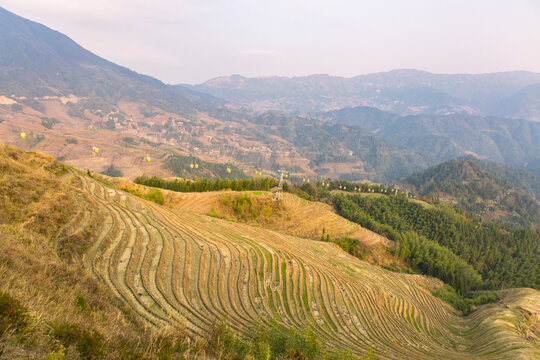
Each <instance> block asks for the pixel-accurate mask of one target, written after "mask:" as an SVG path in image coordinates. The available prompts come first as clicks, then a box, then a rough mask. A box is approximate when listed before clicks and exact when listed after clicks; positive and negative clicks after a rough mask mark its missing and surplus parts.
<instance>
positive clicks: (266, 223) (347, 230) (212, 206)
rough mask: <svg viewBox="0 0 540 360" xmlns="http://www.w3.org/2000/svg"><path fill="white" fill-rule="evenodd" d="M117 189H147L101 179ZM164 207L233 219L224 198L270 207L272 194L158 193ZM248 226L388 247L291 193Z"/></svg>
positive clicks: (328, 209) (327, 209) (321, 205)
mask: <svg viewBox="0 0 540 360" xmlns="http://www.w3.org/2000/svg"><path fill="white" fill-rule="evenodd" d="M103 178H104V179H106V180H107V181H110V182H112V183H113V184H115V185H116V186H118V187H120V188H128V189H133V190H136V191H139V192H141V193H146V192H148V189H149V188H148V187H146V186H143V185H138V184H134V183H132V182H131V181H128V180H124V179H117V178H108V177H103ZM162 192H163V195H164V198H165V205H166V206H168V207H171V208H175V209H181V210H186V211H190V212H194V213H197V214H208V213H210V212H212V211H216V214H218V215H221V216H223V217H224V218H228V219H234V214H233V213H231V209H230V206H225V205H223V202H224V200H226V199H227V198H229V199H233V200H234V199H235V198H237V197H238V195H239V194H242V195H247V196H250V197H252V198H253V199H257V200H258V201H259V202H262V203H265V205H267V207H271V206H272V205H271V203H272V195H270V194H269V193H267V192H263V191H250V192H247V191H244V192H242V193H239V192H236V191H209V192H194V193H181V192H175V191H169V190H162ZM251 220H252V221H248V223H252V224H256V225H261V226H263V227H266V228H269V229H272V230H278V231H280V232H284V233H286V234H288V235H293V236H298V237H303V238H310V239H319V238H320V237H321V235H322V234H323V232H324V234H328V235H329V236H330V237H331V238H340V237H349V238H353V239H358V240H361V241H362V242H363V243H364V244H366V245H368V246H370V245H375V244H389V243H390V240H388V239H386V238H385V237H383V236H380V235H378V234H376V233H374V232H372V231H370V230H368V229H365V228H363V227H362V226H360V225H358V224H356V223H354V222H352V221H349V220H347V219H345V218H343V217H341V216H339V215H337V214H336V213H335V211H334V209H333V208H332V207H331V206H330V205H328V204H324V203H320V202H313V201H308V200H305V199H302V198H300V197H298V196H296V195H294V194H290V193H284V194H283V202H282V203H280V204H279V209H278V210H277V211H275V212H273V213H272V214H271V215H269V216H268V217H267V218H264V219H260V218H259V219H257V218H256V219H251Z"/></svg>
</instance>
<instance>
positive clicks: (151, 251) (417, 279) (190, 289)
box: [0, 145, 540, 360]
mask: <svg viewBox="0 0 540 360" xmlns="http://www.w3.org/2000/svg"><path fill="white" fill-rule="evenodd" d="M0 159H1V161H2V162H1V163H0V164H1V166H2V170H3V171H2V177H1V180H0V181H1V182H0V185H1V188H0V191H1V194H2V198H1V200H0V201H1V203H0V205H1V206H2V207H1V209H2V211H3V212H2V215H3V216H4V215H7V216H6V217H5V218H4V217H3V218H2V224H1V225H0V275H1V276H0V289H1V291H3V292H6V293H9V294H10V295H11V296H12V297H14V298H16V299H18V300H19V301H20V302H21V303H22V304H23V305H24V306H25V307H27V308H28V311H29V313H30V315H31V316H32V321H33V325H32V328H33V329H34V330H33V331H32V332H29V333H28V335H27V339H20V338H17V336H16V335H14V334H8V335H7V336H4V337H3V338H2V339H0V351H4V354H3V356H4V357H6V356H7V358H28V359H42V358H44V357H45V356H46V355H47V354H49V353H51V352H53V351H57V350H58V344H59V342H60V341H61V339H62V338H65V337H66V331H68V330H69V329H79V328H80V329H81V330H80V331H79V330H78V331H79V332H85V334H87V335H88V336H87V338H89V339H90V340H92V342H93V343H96V344H98V343H100V341H98V340H99V339H100V337H99V336H97V335H95V334H101V335H100V336H102V337H103V341H102V345H100V348H99V349H98V350H100V351H101V352H100V353H99V354H100V355H99V356H97V355H96V356H95V357H94V358H100V359H101V358H103V359H129V358H130V356H128V355H127V351H129V350H135V351H136V352H137V353H139V354H154V355H155V354H157V353H159V352H160V351H161V350H162V349H164V348H165V345H166V343H167V341H166V339H167V338H169V339H171V338H172V339H181V340H182V341H184V340H183V339H185V336H184V334H185V333H187V334H189V335H190V336H192V337H197V336H201V337H202V336H206V335H207V334H208V332H207V331H208V329H209V328H210V326H211V324H212V323H214V322H215V321H216V320H217V319H220V318H222V317H223V316H227V318H228V319H229V322H230V325H231V327H232V328H233V329H234V330H236V331H246V329H248V328H249V326H250V324H252V323H253V322H254V321H256V320H257V319H259V318H261V319H262V321H263V322H264V321H268V319H269V318H270V317H272V316H275V315H276V314H277V316H278V318H279V320H280V321H281V322H282V323H283V324H284V325H286V326H289V327H291V328H295V329H297V330H300V329H303V328H304V327H306V326H310V327H312V328H313V330H314V331H315V332H316V334H317V336H319V337H320V338H323V339H325V342H326V343H327V344H328V345H330V346H332V347H337V348H342V349H348V348H350V349H351V350H352V351H353V352H355V353H357V354H360V353H362V352H364V351H365V349H366V347H367V346H368V345H369V346H372V347H373V348H374V349H375V352H376V353H377V354H378V355H380V356H381V358H385V359H400V360H401V359H406V358H415V359H433V358H445V359H456V360H457V359H471V358H477V359H534V358H539V357H540V344H539V343H538V313H540V293H538V292H537V291H534V290H530V289H513V290H505V291H502V292H501V294H500V295H501V300H500V301H499V302H498V303H496V304H489V305H485V306H481V307H479V308H478V309H477V310H476V311H474V312H473V313H472V314H471V315H469V316H468V317H461V316H459V315H458V314H457V313H456V312H455V311H454V310H453V309H451V308H450V307H449V306H448V305H446V304H444V303H443V302H442V301H441V300H440V299H437V298H435V297H433V296H432V295H431V293H430V290H432V289H433V288H436V287H437V286H440V282H439V281H437V280H435V279H430V278H425V277H422V276H419V275H406V274H397V273H391V272H388V271H385V270H383V269H381V268H379V267H375V266H372V265H369V264H368V263H365V262H362V261H360V260H358V259H357V258H353V257H351V256H349V255H348V254H345V253H344V252H343V251H341V250H340V249H339V248H338V246H337V245H335V244H331V243H325V242H320V241H312V240H309V239H303V238H298V237H293V236H290V235H286V234H284V233H281V232H276V231H272V230H268V229H264V228H260V227H254V226H249V225H247V224H241V223H236V222H231V221H224V220H220V219H215V218H211V217H207V216H204V215H201V214H196V213H192V212H187V211H183V210H178V209H171V208H168V207H165V206H160V205H157V204H154V203H152V202H148V201H145V200H143V199H140V198H138V197H134V196H132V195H130V194H127V193H125V192H122V191H119V190H118V189H114V188H112V187H110V186H107V185H106V184H104V183H103V182H98V181H96V180H95V179H93V178H90V177H88V176H85V175H84V174H81V173H78V172H77V171H74V170H72V169H68V170H67V171H66V172H64V171H57V170H59V169H62V168H61V166H60V167H58V166H59V164H58V163H56V162H54V160H52V159H50V158H47V157H43V156H41V155H38V154H24V153H22V152H18V151H17V150H15V149H13V148H9V147H5V146H3V145H2V146H1V147H0ZM6 187H10V188H9V189H7V188H6ZM17 194H19V195H20V196H19V197H17ZM29 194H30V195H29ZM303 207H306V208H305V209H303V210H306V211H311V210H310V209H311V207H310V206H309V204H307V205H304V206H302V207H299V208H303ZM6 209H8V210H6ZM83 264H84V265H83ZM179 323H182V324H184V325H185V328H182V327H180V328H178V327H175V325H177V324H179ZM58 324H64V325H65V324H68V325H69V324H71V325H73V324H74V325H73V326H71V325H70V326H64V327H61V326H59V325H58ZM66 329H68V330H66ZM156 329H160V330H156ZM61 330H62V331H63V332H62V331H61ZM59 334H60V335H62V336H63V337H62V336H60V335H59ZM68 335H69V331H68ZM164 339H165V340H164ZM80 354H82V353H81V351H80V344H78V343H70V345H68V346H67V349H66V357H65V358H69V359H77V358H80ZM90 358H91V357H90ZM131 358H133V357H131ZM139 358H140V357H139ZM150 358H156V356H154V357H150Z"/></svg>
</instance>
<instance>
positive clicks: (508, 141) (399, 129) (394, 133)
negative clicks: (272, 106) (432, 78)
mask: <svg viewBox="0 0 540 360" xmlns="http://www.w3.org/2000/svg"><path fill="white" fill-rule="evenodd" d="M317 117H318V118H320V119H322V120H325V121H331V122H337V123H343V124H348V125H357V126H361V127H363V128H365V129H367V130H369V131H371V132H373V133H375V134H377V135H379V136H381V137H383V138H385V139H387V140H390V141H391V142H393V143H396V144H400V145H404V146H407V147H408V148H410V149H413V150H415V151H416V152H419V153H421V154H424V155H425V156H426V157H427V158H428V159H430V160H431V161H432V163H440V162H444V161H447V160H450V159H452V158H455V157H459V156H463V155H466V154H473V155H475V156H477V157H480V158H484V159H487V160H491V161H496V162H499V163H504V164H507V165H510V166H514V167H524V166H525V164H526V163H527V162H529V161H531V160H533V159H536V158H538V156H539V155H540V141H538V139H540V123H539V122H533V121H526V120H517V119H502V118H495V117H480V116H472V115H465V114H454V115H444V116H442V115H416V116H405V117H400V116H397V115H394V114H390V113H386V112H383V111H377V110H372V109H369V108H366V107H356V108H347V109H341V110H336V111H331V112H325V113H320V114H318V115H317Z"/></svg>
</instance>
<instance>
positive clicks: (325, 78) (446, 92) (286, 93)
mask: <svg viewBox="0 0 540 360" xmlns="http://www.w3.org/2000/svg"><path fill="white" fill-rule="evenodd" d="M538 83H540V73H534V72H529V71H525V70H518V71H507V72H495V73H485V74H434V73H430V72H427V71H422V70H416V69H396V70H391V71H387V72H379V73H371V74H364V75H357V76H353V77H340V76H331V75H327V74H314V75H306V76H298V77H285V76H272V77H253V78H250V77H244V76H241V75H238V74H235V75H231V76H222V77H216V78H213V79H210V80H208V81H206V82H203V83H201V84H195V85H189V84H182V86H185V87H188V88H192V89H197V90H198V91H201V92H205V93H209V94H212V95H215V96H218V97H221V98H223V99H226V100H228V101H232V102H235V103H238V104H242V105H244V106H248V107H251V108H253V109H255V110H260V111H264V110H279V111H284V112H287V113H292V114H295V113H309V112H318V111H329V110H335V109H338V108H344V107H354V106H360V105H363V106H371V107H376V108H379V109H381V110H386V111H390V112H397V113H400V114H401V115H411V114H418V113H420V112H423V113H428V114H436V113H456V112H465V113H471V114H478V115H485V116H487V115H494V116H503V113H502V112H501V111H502V110H498V109H499V106H500V104H499V102H500V101H503V100H504V101H507V102H508V101H510V100H509V99H511V97H512V96H514V97H516V96H517V97H520V96H519V92H520V91H521V90H522V89H524V88H526V87H527V86H531V85H535V84H538ZM422 89H424V90H422ZM425 89H429V90H430V93H431V95H429V94H428V95H429V96H427V95H426V96H424V95H422V91H424V92H425V91H426V90H425ZM396 90H400V91H401V93H400V92H396ZM415 91H416V92H417V94H418V95H417V99H416V102H417V103H416V104H414V106H412V107H411V106H402V105H400V103H404V104H405V105H410V104H407V102H406V99H407V96H409V93H414V92H415ZM435 94H438V97H433V95H435ZM430 96H431V98H430ZM522 96H525V95H522ZM288 97H290V99H288ZM449 101H450V102H449ZM513 101H514V102H515V101H521V100H520V99H514V100H513ZM396 104H397V105H396ZM530 107H531V109H532V110H531V111H529V112H526V113H523V114H521V113H520V112H518V111H513V112H510V113H506V114H504V116H510V117H519V116H521V115H523V116H525V117H526V118H528V119H529V120H535V121H540V118H539V117H538V116H537V115H536V110H537V109H538V102H534V101H533V103H532V104H530ZM520 114H521V115H520Z"/></svg>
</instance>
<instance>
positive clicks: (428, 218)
mask: <svg viewBox="0 0 540 360" xmlns="http://www.w3.org/2000/svg"><path fill="white" fill-rule="evenodd" d="M333 203H334V206H335V208H336V210H337V211H338V213H339V214H340V215H342V216H344V217H346V218H348V219H349V220H351V221H354V222H356V223H358V224H360V225H362V226H364V227H366V228H368V229H370V230H373V231H374V232H377V233H379V234H381V235H383V236H386V237H388V238H389V239H391V240H394V241H396V243H397V244H396V248H395V253H396V255H397V256H399V257H401V258H404V259H407V260H409V261H410V263H411V264H412V266H414V267H415V268H417V269H420V270H421V271H422V272H424V273H426V274H428V275H431V276H435V277H438V278H440V279H441V280H443V281H445V282H447V283H448V284H450V285H452V286H453V287H454V288H455V289H456V290H457V291H458V292H459V293H460V294H462V295H466V294H467V293H469V292H470V291H472V290H477V289H500V288H505V287H531V288H535V289H540V233H539V232H537V231H534V230H531V229H514V228H509V227H505V226H503V225H500V224H491V223H485V222H482V221H481V220H480V219H479V218H477V217H474V216H470V214H468V216H466V215H465V214H464V213H463V212H460V211H456V210H455V209H453V208H451V207H450V206H447V205H443V204H438V205H429V206H424V205H422V204H419V203H416V202H413V201H411V200H409V199H407V198H405V197H399V196H398V197H394V196H391V197H390V196H384V197H366V196H361V195H354V196H345V195H342V194H337V195H335V196H333Z"/></svg>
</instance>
